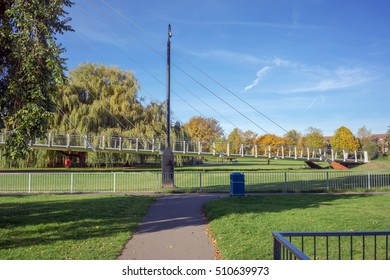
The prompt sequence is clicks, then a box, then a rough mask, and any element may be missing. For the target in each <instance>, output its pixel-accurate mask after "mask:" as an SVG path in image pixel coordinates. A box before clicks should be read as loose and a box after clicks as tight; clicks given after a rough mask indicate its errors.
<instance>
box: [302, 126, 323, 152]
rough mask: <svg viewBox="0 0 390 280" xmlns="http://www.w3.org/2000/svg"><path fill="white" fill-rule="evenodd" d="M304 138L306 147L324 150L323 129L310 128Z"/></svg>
mask: <svg viewBox="0 0 390 280" xmlns="http://www.w3.org/2000/svg"><path fill="white" fill-rule="evenodd" d="M306 131H307V133H306V135H305V138H304V143H305V146H306V147H309V148H322V147H323V146H324V136H323V134H322V131H321V129H319V128H315V127H309V128H308V129H307V130H306Z"/></svg>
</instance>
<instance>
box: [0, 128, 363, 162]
mask: <svg viewBox="0 0 390 280" xmlns="http://www.w3.org/2000/svg"><path fill="white" fill-rule="evenodd" d="M6 138H7V133H5V132H0V145H4V144H5V141H6ZM30 145H31V146H32V147H33V148H34V147H36V148H41V149H42V148H43V149H44V148H47V149H58V150H61V149H68V150H71V149H78V150H80V149H81V150H82V149H84V150H86V151H90V150H93V151H99V150H100V151H105V150H106V151H109V152H144V153H154V154H156V153H159V152H160V151H161V150H163V149H164V148H165V143H162V142H161V141H158V140H153V139H152V140H150V139H142V138H128V137H121V136H115V137H105V136H89V135H88V136H87V135H71V134H64V135H60V134H52V133H48V134H47V136H46V137H44V138H42V139H35V140H33V141H31V142H30ZM172 148H173V150H174V152H175V153H177V154H192V155H195V154H197V155H216V156H228V157H268V158H277V159H300V160H325V159H326V158H328V159H329V160H332V161H333V160H337V161H354V162H363V161H364V162H367V161H368V160H369V159H368V154H367V153H366V152H364V151H333V150H329V149H317V148H316V149H314V148H307V147H301V148H299V147H292V146H278V147H271V146H268V145H263V146H261V145H254V144H240V145H238V146H237V145H235V146H234V147H233V146H232V145H230V143H228V142H223V143H205V142H201V141H175V142H174V143H172Z"/></svg>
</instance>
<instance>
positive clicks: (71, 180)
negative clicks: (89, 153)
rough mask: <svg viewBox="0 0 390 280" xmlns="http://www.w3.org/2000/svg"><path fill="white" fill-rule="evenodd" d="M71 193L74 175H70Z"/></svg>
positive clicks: (71, 191)
mask: <svg viewBox="0 0 390 280" xmlns="http://www.w3.org/2000/svg"><path fill="white" fill-rule="evenodd" d="M70 193H73V173H70Z"/></svg>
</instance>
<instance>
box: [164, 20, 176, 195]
mask: <svg viewBox="0 0 390 280" xmlns="http://www.w3.org/2000/svg"><path fill="white" fill-rule="evenodd" d="M171 37H172V32H171V25H170V24H169V25H168V42H167V147H166V149H165V150H164V152H163V153H162V161H161V171H162V187H163V188H173V187H174V186H175V183H174V156H173V151H172V148H171Z"/></svg>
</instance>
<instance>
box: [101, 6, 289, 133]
mask: <svg viewBox="0 0 390 280" xmlns="http://www.w3.org/2000/svg"><path fill="white" fill-rule="evenodd" d="M100 2H101V3H103V4H104V5H106V6H107V7H109V8H110V9H111V10H113V11H114V12H115V13H116V14H118V15H120V16H121V17H123V18H124V19H125V20H127V21H129V22H130V23H131V24H132V25H134V26H135V27H136V28H137V29H139V30H140V31H142V32H144V33H145V34H148V35H149V36H150V37H153V38H154V39H155V40H157V41H158V42H159V43H160V44H162V43H161V41H160V40H159V39H158V38H157V37H156V36H155V35H154V34H152V33H150V32H148V31H147V30H145V29H144V28H142V27H141V26H140V25H138V24H137V23H136V22H135V21H134V20H132V19H131V18H130V17H128V16H126V15H124V14H123V13H122V12H120V11H119V10H117V9H115V8H114V7H113V6H111V5H110V4H108V3H107V2H106V1H104V0H100ZM134 37H135V38H136V39H138V40H139V41H141V42H142V43H143V44H145V45H146V46H147V47H148V48H150V49H151V50H152V51H153V52H155V53H156V54H158V55H159V56H161V57H163V58H164V56H163V55H162V54H161V53H160V52H158V51H157V50H155V49H154V48H153V47H152V46H150V45H149V44H147V43H146V42H145V41H144V40H142V39H140V38H139V37H137V36H134ZM174 52H175V51H174ZM175 53H176V54H177V55H178V56H179V57H180V58H181V59H182V60H183V61H184V62H186V63H188V64H189V65H190V66H192V67H193V68H195V69H196V70H197V71H198V72H200V73H201V74H203V75H204V76H206V77H207V78H208V79H210V80H211V81H213V82H214V83H216V84H217V85H218V86H220V87H221V88H222V89H224V90H225V91H227V92H228V93H229V94H231V95H233V96H234V97H236V98H237V99H238V100H240V101H241V102H243V103H244V104H245V105H247V106H248V107H250V108H251V109H253V110H254V111H255V112H257V113H258V114H260V115H261V116H263V117H264V118H266V119H267V120H269V121H270V122H272V123H273V124H274V125H276V126H277V127H279V128H280V129H282V130H283V131H285V132H288V131H287V130H286V129H285V128H284V127H282V126H281V125H280V124H278V123H277V122H275V121H274V120H273V119H271V118H270V117H268V116H267V115H266V114H264V113H263V112H261V111H260V110H259V109H257V108H256V107H254V106H253V105H251V104H250V103H249V102H247V101H245V100H244V99H243V98H242V97H240V96H239V95H238V94H236V93H234V92H233V91H232V90H230V89H229V88H227V87H226V86H225V85H223V84H222V83H221V82H219V81H218V80H217V79H215V78H214V77H212V76H211V75H209V74H208V73H206V72H205V71H203V70H202V69H200V68H199V67H198V66H196V65H195V64H193V63H192V62H190V61H189V60H188V59H186V58H185V57H183V56H182V55H180V54H179V53H177V52H175ZM173 66H174V67H176V68H177V69H179V70H180V71H181V72H183V73H184V74H185V75H186V76H188V77H190V78H191V79H192V80H194V81H195V82H196V83H198V84H199V85H201V86H202V87H203V88H205V89H206V90H207V91H209V92H211V93H212V94H213V95H214V96H216V94H215V93H214V92H212V91H211V90H209V89H208V88H206V87H205V86H203V84H201V83H200V82H199V81H198V80H197V79H195V78H193V77H192V75H190V74H188V73H187V72H185V71H184V70H183V69H181V68H180V67H178V66H177V65H176V64H174V63H173ZM216 97H217V98H218V99H220V100H222V99H221V98H220V97H219V96H216ZM229 106H230V105H229ZM233 109H234V110H235V111H237V112H238V113H239V114H240V115H241V116H243V117H245V118H246V119H247V120H250V119H249V118H248V117H247V116H246V115H244V114H242V113H241V112H239V111H238V110H236V109H235V108H233ZM250 122H252V123H254V122H253V121H252V120H250ZM256 126H257V127H259V128H260V129H261V130H263V131H264V132H266V131H265V130H264V129H263V128H261V127H260V126H259V125H257V124H256ZM266 133H268V132H266Z"/></svg>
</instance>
